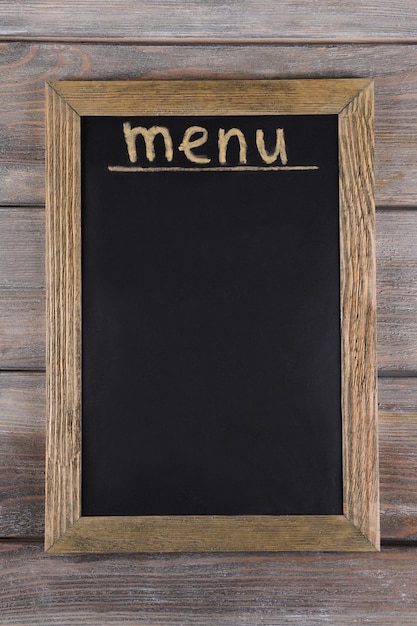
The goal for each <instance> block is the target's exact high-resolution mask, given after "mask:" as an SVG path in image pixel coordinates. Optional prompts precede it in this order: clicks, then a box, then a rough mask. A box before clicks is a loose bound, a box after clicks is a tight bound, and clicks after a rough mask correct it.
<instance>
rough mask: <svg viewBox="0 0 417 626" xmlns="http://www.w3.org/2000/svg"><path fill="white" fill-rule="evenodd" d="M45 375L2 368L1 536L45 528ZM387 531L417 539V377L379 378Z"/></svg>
mask: <svg viewBox="0 0 417 626" xmlns="http://www.w3.org/2000/svg"><path fill="white" fill-rule="evenodd" d="M45 404H46V401H45V377H44V374H42V373H35V372H19V373H11V372H1V373H0V433H1V437H0V537H8V536H10V537H28V536H31V537H32V536H33V537H35V536H36V537H38V538H41V537H42V536H43V532H44V498H43V494H44V466H45ZM379 446H380V455H379V456H380V481H381V535H382V539H383V540H385V541H386V540H405V541H416V540H417V378H380V379H379Z"/></svg>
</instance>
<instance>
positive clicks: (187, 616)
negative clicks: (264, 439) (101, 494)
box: [0, 544, 417, 626]
mask: <svg viewBox="0 0 417 626" xmlns="http://www.w3.org/2000/svg"><path fill="white" fill-rule="evenodd" d="M0 550H1V551H0V570H1V573H2V585H1V586H0V602H1V605H2V611H1V614H0V623H2V624H7V625H9V626H12V625H15V626H22V625H23V624H33V625H36V626H39V624H42V626H50V625H51V626H52V624H65V626H69V625H74V626H79V625H80V624H91V625H92V626H93V625H94V626H97V624H106V625H109V624H122V623H123V624H132V625H133V624H135V625H136V624H146V626H151V625H155V626H162V625H164V624H167V625H168V624H169V625H170V626H184V625H187V626H188V624H190V625H194V626H196V625H200V626H219V625H223V624H225V625H229V626H252V625H259V626H261V625H263V626H286V625H293V624H302V626H317V625H320V624H331V626H341V625H343V626H352V625H353V624H369V625H371V626H392V625H393V624H401V626H415V623H416V619H417V595H416V580H417V560H416V558H415V549H414V548H402V549H398V548H394V547H391V548H385V550H384V551H383V552H381V553H379V554H375V553H373V554H366V555H365V554H360V555H349V554H347V555H344V556H343V558H340V556H339V557H338V556H336V555H334V554H323V553H322V554H318V553H312V554H310V555H306V554H288V553H282V554H279V555H276V554H275V555H274V554H264V555H256V554H244V553H240V554H239V553H238V554H221V553H220V554H212V555H209V554H206V555H190V554H179V555H154V556H149V555H147V556H143V555H136V556H110V555H108V556H102V557H97V556H85V555H84V556H82V557H79V556H78V557H74V556H65V557H56V556H49V555H45V554H44V553H43V552H42V546H41V545H38V546H36V545H26V544H20V545H19V544H17V545H16V544H3V545H0Z"/></svg>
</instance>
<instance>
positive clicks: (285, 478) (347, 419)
mask: <svg viewBox="0 0 417 626" xmlns="http://www.w3.org/2000/svg"><path fill="white" fill-rule="evenodd" d="M47 94H48V102H49V107H48V131H49V145H48V155H49V157H48V162H47V171H48V175H49V177H50V178H49V181H50V185H49V190H50V195H49V196H48V199H49V203H48V216H49V219H48V242H49V243H48V249H49V268H50V269H49V278H48V283H49V298H48V302H49V310H48V320H49V322H48V327H49V333H50V339H49V352H48V359H49V369H48V372H49V375H48V381H49V382H48V389H49V394H48V395H49V403H48V404H49V407H50V411H49V418H48V420H49V421H48V452H47V456H48V461H47V530H46V548H47V549H48V550H49V551H51V552H54V551H55V552H68V551H69V552H72V551H75V552H89V551H92V552H101V551H104V552H112V551H151V552H153V551H181V550H191V551H199V550H219V549H220V550H281V549H324V550H325V549H332V550H335V549H338V550H372V549H378V541H379V528H378V483H377V445H376V423H375V422H376V392H375V388H376V385H375V371H376V370H375V337H374V328H375V320H374V315H375V289H374V250H373V244H374V242H373V233H372V229H373V221H372V220H373V210H374V207H373V197H372V175H373V174H372V83H370V81H367V80H363V81H358V80H333V81H238V82H229V81H218V82H216V81H208V82H202V83H198V82H189V83H186V82H181V81H177V82H170V81H167V82H154V81H143V82H136V83H135V82H134V83H131V82H127V83H118V82H115V83H91V82H71V83H65V82H62V83H54V84H52V85H50V86H48V89H47ZM358 120H359V121H360V122H361V123H360V124H358ZM63 131H64V134H63ZM69 132H70V134H71V133H72V137H71V138H70V141H69V137H68V133H69ZM69 146H72V148H69ZM364 453H366V457H367V458H366V460H365V461H364V460H363V455H364ZM57 467H58V468H59V471H57ZM61 473H62V476H61ZM57 491H58V492H59V493H60V494H61V495H60V496H59V497H58V495H57ZM62 494H64V496H65V498H64V499H61V498H62ZM57 508H58V509H61V510H58V511H57V510H56V509H57ZM63 515H64V516H66V521H65V524H64V527H63V526H62V517H63ZM48 519H49V520H50V523H49V524H48ZM57 520H60V522H59V525H58V524H57ZM323 536H324V538H323Z"/></svg>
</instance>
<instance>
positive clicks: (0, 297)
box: [0, 208, 45, 369]
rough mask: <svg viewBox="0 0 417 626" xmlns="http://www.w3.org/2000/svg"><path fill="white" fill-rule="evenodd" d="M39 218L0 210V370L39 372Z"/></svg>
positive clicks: (41, 311) (42, 316)
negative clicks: (30, 369) (36, 370)
mask: <svg viewBox="0 0 417 626" xmlns="http://www.w3.org/2000/svg"><path fill="white" fill-rule="evenodd" d="M44 233H45V213H44V211H43V210H36V209H35V210H32V209H9V208H0V319H1V322H0V329H1V330H0V336H1V341H0V367H1V368H3V369H5V368H11V369H17V368H22V369H28V368H44V367H45V234H44Z"/></svg>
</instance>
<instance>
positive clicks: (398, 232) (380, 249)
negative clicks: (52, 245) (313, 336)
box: [0, 207, 417, 372]
mask: <svg viewBox="0 0 417 626" xmlns="http://www.w3.org/2000/svg"><path fill="white" fill-rule="evenodd" d="M376 231H377V238H376V244H377V313H378V315H377V322H378V324H377V326H378V327H377V330H378V333H377V340H378V350H377V357H378V365H379V369H380V371H386V372H390V371H392V370H395V371H416V370H417V211H414V210H409V211H405V210H383V211H377V215H376ZM44 232H45V211H44V209H42V208H16V207H14V208H11V207H3V208H0V267H1V269H2V271H1V273H0V319H1V321H2V337H1V343H0V369H31V368H32V369H33V368H35V369H43V368H44V367H45V270H44V265H45V236H44Z"/></svg>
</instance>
